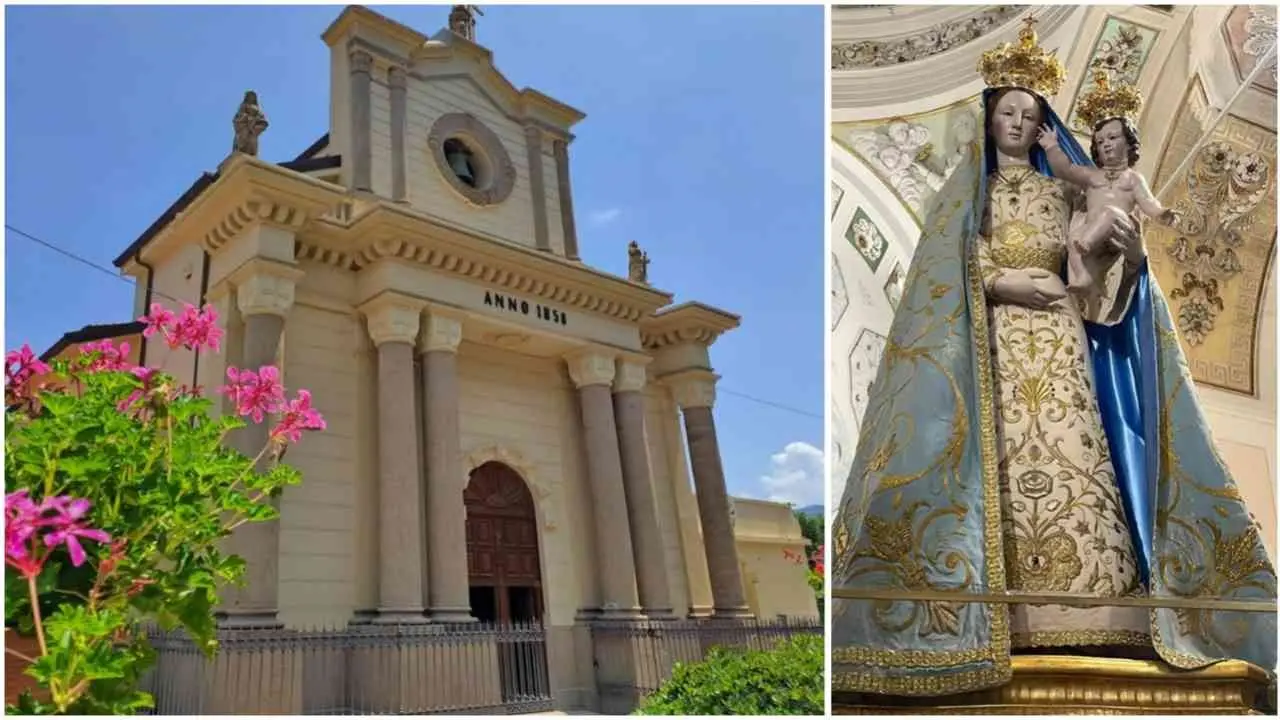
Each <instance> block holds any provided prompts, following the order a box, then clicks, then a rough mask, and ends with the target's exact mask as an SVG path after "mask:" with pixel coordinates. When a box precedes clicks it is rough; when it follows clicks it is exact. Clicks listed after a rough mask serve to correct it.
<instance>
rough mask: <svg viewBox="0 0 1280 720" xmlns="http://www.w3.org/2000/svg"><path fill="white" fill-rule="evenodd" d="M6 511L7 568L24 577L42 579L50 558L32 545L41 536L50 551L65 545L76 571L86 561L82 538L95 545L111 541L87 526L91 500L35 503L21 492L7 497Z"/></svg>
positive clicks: (24, 491)
mask: <svg viewBox="0 0 1280 720" xmlns="http://www.w3.org/2000/svg"><path fill="white" fill-rule="evenodd" d="M4 511H5V527H4V531H5V532H4V535H5V553H4V556H5V564H6V565H9V566H11V567H14V568H16V569H17V570H18V572H20V573H22V574H23V575H24V576H25V577H36V576H37V575H39V574H40V571H41V569H42V568H43V567H44V561H45V559H46V558H48V553H47V552H46V553H41V552H39V551H38V546H33V545H32V543H31V541H32V540H33V539H34V538H36V537H41V533H43V536H42V537H41V539H43V540H44V544H45V546H46V547H48V548H55V547H57V546H59V545H66V546H67V552H68V553H69V554H70V555H71V563H72V564H73V565H75V566H76V567H79V566H80V565H82V564H84V561H85V551H84V546H83V545H81V544H80V539H81V538H83V539H85V540H93V541H95V542H108V541H109V540H110V539H111V536H110V535H108V534H107V533H105V532H103V531H102V530H98V529H95V528H91V527H89V526H88V525H87V524H86V522H85V518H86V516H87V515H88V513H89V501H88V500H83V499H78V498H70V497H65V496H62V497H55V498H45V500H43V501H42V502H40V503H36V502H35V501H33V500H32V499H31V496H30V495H29V494H28V493H27V491H26V490H18V491H16V492H12V493H9V494H8V495H6V496H5V499H4ZM51 513H52V514H51Z"/></svg>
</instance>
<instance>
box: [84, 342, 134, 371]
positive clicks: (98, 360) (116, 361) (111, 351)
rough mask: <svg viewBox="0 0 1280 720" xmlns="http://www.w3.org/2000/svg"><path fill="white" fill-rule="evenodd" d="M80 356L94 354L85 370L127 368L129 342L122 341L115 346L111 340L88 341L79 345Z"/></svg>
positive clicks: (117, 369) (128, 366) (128, 367)
mask: <svg viewBox="0 0 1280 720" xmlns="http://www.w3.org/2000/svg"><path fill="white" fill-rule="evenodd" d="M80 355H81V357H89V356H94V357H93V359H91V360H90V361H89V365H88V367H87V368H85V369H86V370H88V371H89V372H103V371H108V372H116V371H122V370H129V369H130V368H131V367H132V366H131V365H130V364H129V343H127V342H122V343H120V346H119V347H116V346H115V344H113V343H112V342H111V340H109V339H108V340H99V341H98V342H88V343H85V344H83V345H81V346H80Z"/></svg>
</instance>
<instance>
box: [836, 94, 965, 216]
mask: <svg viewBox="0 0 1280 720" xmlns="http://www.w3.org/2000/svg"><path fill="white" fill-rule="evenodd" d="M976 103H977V100H976V98H974V99H973V101H972V102H966V103H964V104H961V105H957V106H954V107H950V108H946V109H943V110H942V111H932V112H929V113H925V114H924V115H922V116H915V117H913V118H893V119H890V120H888V121H877V122H875V123H871V124H863V123H858V124H856V125H854V126H853V127H850V128H848V129H847V130H845V131H844V138H845V140H846V142H847V146H846V149H848V150H849V151H850V152H852V153H853V154H855V155H857V156H858V157H860V158H862V160H864V161H865V162H866V163H867V164H868V165H869V166H870V167H871V169H872V170H873V171H874V172H875V174H876V175H878V176H879V177H880V179H881V180H883V181H884V182H885V183H886V184H888V185H889V187H890V188H892V190H893V193H894V195H896V196H897V197H898V199H899V200H900V201H901V202H902V204H903V205H905V206H906V207H907V209H908V210H909V211H910V212H911V214H912V216H913V217H914V218H915V219H916V222H917V223H918V222H920V218H921V216H922V214H923V212H924V208H925V207H926V206H927V205H928V204H929V200H931V199H932V198H933V196H934V195H935V194H936V193H937V191H938V190H939V189H940V188H941V187H942V185H943V183H945V182H946V180H947V178H948V177H950V176H951V173H952V172H953V171H954V170H955V169H956V168H957V167H959V165H960V163H961V162H963V161H964V158H965V157H966V156H967V154H968V153H969V152H971V150H972V148H973V147H974V145H975V144H976V142H977V138H978V127H979V126H978V119H977V114H976V107H977V104H976ZM917 118H918V119H917Z"/></svg>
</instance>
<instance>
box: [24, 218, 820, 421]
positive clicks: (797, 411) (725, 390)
mask: <svg viewBox="0 0 1280 720" xmlns="http://www.w3.org/2000/svg"><path fill="white" fill-rule="evenodd" d="M4 229H5V230H8V231H9V232H11V233H13V234H15V235H17V236H19V237H21V238H24V239H26V240H30V241H31V242H33V243H36V244H37V245H40V246H42V247H45V248H47V249H49V250H52V251H54V252H56V253H58V254H59V255H62V256H64V257H67V258H70V259H72V260H75V261H76V262H78V263H80V264H81V265H85V266H87V267H90V268H93V269H94V270H97V271H98V272H101V273H106V274H107V275H110V276H111V277H113V278H115V279H117V280H120V281H121V282H125V283H128V284H129V285H132V286H134V287H136V286H137V281H135V280H133V279H131V278H129V277H127V276H125V275H121V274H120V273H119V272H117V271H115V270H112V269H111V268H109V267H107V266H105V265H100V264H98V263H96V262H94V261H92V260H90V259H88V258H86V257H84V256H83V255H77V254H76V253H74V252H72V251H70V250H67V249H65V248H61V247H58V246H57V245H54V244H53V243H51V242H49V241H48V240H43V239H41V238H38V237H36V236H35V235H32V234H31V233H29V232H26V231H24V230H20V229H18V228H16V227H14V226H12V225H10V224H8V223H5V225H4ZM151 292H152V294H154V295H159V296H160V297H162V298H165V299H166V300H172V301H173V302H176V303H183V302H186V301H185V300H179V299H178V298H175V297H171V296H169V295H166V294H164V293H162V292H160V291H159V290H156V289H155V288H154V287H152V289H151ZM717 390H718V391H719V392H722V393H724V394H726V395H732V396H734V397H738V398H742V399H743V400H748V401H750V402H753V403H758V404H760V405H767V406H768V407H771V408H775V409H777V410H785V411H787V412H790V413H795V414H796V415H803V416H805V417H809V418H815V419H818V420H821V419H822V416H821V415H819V414H818V413H813V412H809V411H808V410H801V409H800V408H797V407H792V406H790V405H784V404H782V403H778V402H774V401H772V400H764V399H762V398H758V397H755V396H752V395H747V394H746V393H740V392H736V391H734V390H730V389H729V388H726V387H720V388H717Z"/></svg>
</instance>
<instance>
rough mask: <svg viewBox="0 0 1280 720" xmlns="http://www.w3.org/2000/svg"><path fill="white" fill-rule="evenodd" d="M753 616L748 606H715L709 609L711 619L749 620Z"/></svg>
mask: <svg viewBox="0 0 1280 720" xmlns="http://www.w3.org/2000/svg"><path fill="white" fill-rule="evenodd" d="M754 617H755V615H754V614H753V613H752V612H751V608H748V607H734V608H716V609H714V610H712V611H711V618H712V619H713V620H750V619H752V618H754Z"/></svg>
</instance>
